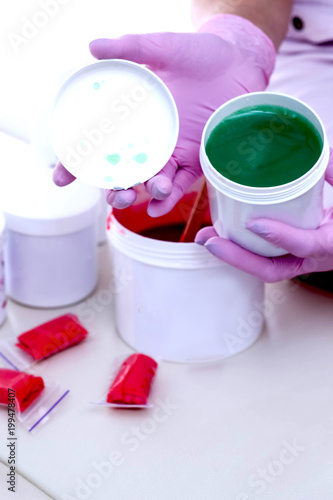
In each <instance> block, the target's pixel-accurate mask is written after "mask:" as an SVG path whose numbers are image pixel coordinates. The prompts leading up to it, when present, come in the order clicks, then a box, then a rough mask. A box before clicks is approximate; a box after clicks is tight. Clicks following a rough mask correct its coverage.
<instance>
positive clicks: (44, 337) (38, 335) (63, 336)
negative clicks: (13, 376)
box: [0, 314, 88, 370]
mask: <svg viewBox="0 0 333 500" xmlns="http://www.w3.org/2000/svg"><path fill="white" fill-rule="evenodd" d="M87 335H88V331H87V330H86V329H85V328H84V327H83V326H82V325H81V323H80V322H79V320H78V318H77V316H75V315H74V314H65V315H63V316H60V317H58V318H55V319H53V320H51V321H48V322H46V323H43V324H41V325H38V326H36V327H35V328H32V329H31V330H28V331H26V332H24V333H22V334H21V335H19V337H18V338H17V340H16V339H15V340H12V339H5V340H2V341H0V356H1V357H2V358H3V359H4V360H5V361H6V363H7V364H9V365H10V366H11V367H12V368H14V369H15V370H25V369H27V368H28V367H29V366H32V365H33V364H35V363H37V362H39V361H41V360H43V359H45V358H48V357H50V356H53V355H55V354H56V353H58V352H60V351H63V350H64V349H67V348H68V347H71V346H73V345H76V344H78V343H80V342H82V340H84V339H85V338H86V336H87Z"/></svg>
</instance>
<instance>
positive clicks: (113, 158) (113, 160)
mask: <svg viewBox="0 0 333 500" xmlns="http://www.w3.org/2000/svg"><path fill="white" fill-rule="evenodd" d="M105 159H106V160H107V161H108V162H109V163H111V165H117V163H119V162H120V160H121V156H120V155H119V154H118V153H114V154H113V155H107V156H106V157H105Z"/></svg>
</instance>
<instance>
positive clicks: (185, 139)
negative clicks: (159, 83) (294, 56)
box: [54, 14, 275, 217]
mask: <svg viewBox="0 0 333 500" xmlns="http://www.w3.org/2000/svg"><path fill="white" fill-rule="evenodd" d="M90 51H91V53H92V55H93V56H95V57H96V58H97V59H111V58H120V59H128V60H131V61H134V62H136V63H139V64H146V65H147V67H148V68H149V69H151V70H152V71H154V72H155V73H156V74H157V75H158V76H159V77H160V78H161V79H162V80H163V81H164V82H165V83H166V85H167V86H168V88H169V89H170V91H171V93H172V95H173V97H174V99H175V101H176V104H177V108H178V112H179V119H180V132H179V138H178V142H177V145H176V148H175V150H174V152H173V154H172V156H171V158H170V160H169V161H168V163H167V164H166V165H165V166H164V168H163V169H162V170H161V172H159V173H158V174H157V175H155V176H154V177H153V178H152V179H150V180H149V181H147V182H146V183H145V186H146V189H147V191H148V193H149V194H150V196H151V197H152V198H153V200H152V201H151V202H150V204H149V207H148V213H149V215H151V216H152V217H158V216H160V215H164V214H166V213H168V212H169V211H170V210H171V209H172V208H173V207H174V205H175V204H176V203H177V201H178V200H179V199H180V198H181V197H182V196H183V194H184V192H185V191H186V190H187V188H189V187H190V186H191V185H192V184H193V182H194V181H195V180H196V179H197V178H198V177H200V176H201V175H202V171H201V167H200V162H199V148H200V140H201V135H202V131H203V128H204V126H205V124H206V122H207V120H208V118H209V116H210V115H211V114H212V113H213V112H214V111H215V110H216V109H217V108H218V107H219V106H221V105H222V104H223V103H225V102H226V101H228V100H229V99H231V98H233V97H236V96H238V95H241V94H245V93H247V92H254V91H260V90H264V89H265V88H266V86H267V83H268V80H269V77H270V75H271V72H272V70H273V67H274V62H275V49H274V46H273V43H272V42H271V40H270V39H269V38H268V37H267V36H266V35H265V34H264V33H263V32H262V31H261V30H260V29H259V28H257V27H256V26H255V25H254V24H252V23H251V22H250V21H248V20H246V19H244V18H242V17H238V16H234V15H230V14H219V15H217V16H215V17H213V18H211V19H210V20H208V21H207V22H206V23H204V24H203V25H202V26H201V28H200V29H199V32H198V33H152V34H145V35H125V36H123V37H121V38H118V39H114V40H109V39H100V40H95V41H93V42H91V44H90ZM73 180H74V177H73V176H72V175H71V174H69V173H68V172H67V171H66V170H65V169H64V167H63V166H62V165H58V166H57V167H56V170H55V172H54V182H55V183H56V184H57V185H66V184H68V183H69V182H71V181H73ZM106 196H107V201H108V203H110V204H111V205H113V206H114V207H116V208H125V207H127V206H129V205H131V203H133V201H135V199H136V193H135V190H134V189H127V190H122V191H107V193H106Z"/></svg>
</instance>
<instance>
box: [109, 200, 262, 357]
mask: <svg viewBox="0 0 333 500" xmlns="http://www.w3.org/2000/svg"><path fill="white" fill-rule="evenodd" d="M192 202H193V199H192ZM189 206H191V203H188V204H187V207H189ZM146 209H147V204H145V203H144V204H142V205H141V206H132V207H130V208H128V209H126V210H121V211H120V210H114V212H113V215H112V217H111V224H110V230H109V236H110V241H111V244H112V247H113V268H114V270H113V274H114V277H115V283H114V293H115V295H114V304H115V319H116V327H117V330H118V333H119V334H120V336H121V337H122V339H123V340H124V341H125V342H126V343H127V344H128V345H130V346H131V347H132V348H134V349H135V350H137V351H139V352H143V353H146V354H150V355H151V356H153V357H154V356H155V357H161V358H162V359H164V360H167V361H176V362H189V363H190V362H205V361H210V360H214V359H220V358H226V357H228V356H231V355H233V354H236V353H238V352H241V351H243V350H244V349H246V348H247V347H249V346H250V345H251V344H252V343H253V342H255V341H256V340H257V338H258V337H259V335H260V332H261V329H262V325H263V314H262V310H261V304H262V300H263V293H264V285H263V283H262V282H261V281H260V280H258V279H257V278H254V277H253V276H250V275H249V274H246V273H244V272H242V271H239V270H238V269H235V268H233V267H231V266H229V265H227V264H225V263H223V262H221V261H220V260H218V259H217V258H215V257H214V256H212V255H211V254H209V252H207V251H206V250H205V249H204V248H203V247H200V246H199V245H196V244H195V243H178V242H173V241H161V240H157V239H152V238H149V237H146V236H143V235H141V234H139V233H140V232H143V231H145V230H147V229H149V228H151V227H154V225H155V226H156V225H158V226H160V227H165V226H168V225H173V224H175V223H177V224H178V223H182V222H183V218H182V216H183V215H184V214H186V207H185V210H183V211H182V210H177V208H176V209H174V210H173V211H172V212H170V213H169V214H167V215H166V216H163V217H160V218H158V219H152V218H150V217H149V216H148V215H147V213H146ZM119 276H120V277H119ZM125 278H126V279H125Z"/></svg>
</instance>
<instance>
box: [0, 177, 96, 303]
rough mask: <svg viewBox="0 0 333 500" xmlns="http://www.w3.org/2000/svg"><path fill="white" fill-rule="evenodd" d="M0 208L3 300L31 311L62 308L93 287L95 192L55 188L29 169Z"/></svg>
mask: <svg viewBox="0 0 333 500" xmlns="http://www.w3.org/2000/svg"><path fill="white" fill-rule="evenodd" d="M21 175H22V176H23V178H22V179H21V182H20V183H19V184H18V186H17V188H16V189H15V190H14V189H10V190H9V191H10V192H9V196H8V197H7V199H6V200H4V203H3V212H4V216H5V219H6V226H7V243H6V248H5V261H6V287H7V293H8V296H10V297H11V298H12V299H14V300H15V301H17V302H19V303H21V304H24V305H27V306H33V307H41V308H53V307H63V306H67V305H70V304H73V303H75V302H78V301H80V300H82V299H84V298H85V297H86V296H88V295H89V294H90V293H91V292H92V291H93V290H94V288H95V286H96V283H97V240H96V237H97V230H96V210H98V206H99V203H100V193H99V190H98V189H97V188H93V187H91V186H87V185H84V184H81V183H80V182H78V181H76V182H75V183H73V184H72V185H69V186H66V187H63V188H59V187H57V186H55V185H54V184H53V182H52V172H51V171H50V169H45V170H43V169H35V170H33V169H29V171H28V173H27V175H26V176H25V177H24V174H23V173H22V171H21Z"/></svg>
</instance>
